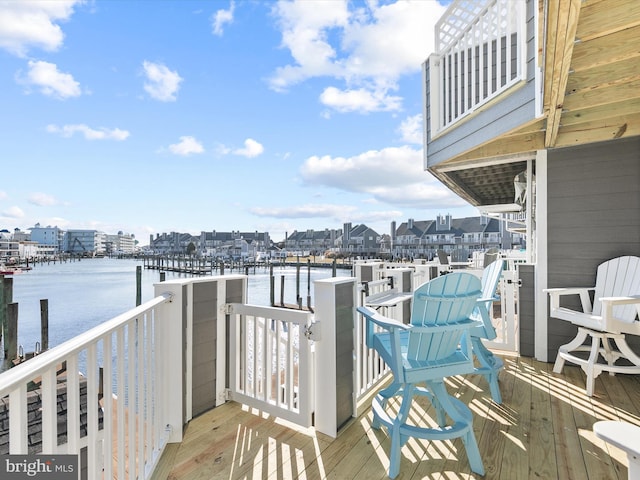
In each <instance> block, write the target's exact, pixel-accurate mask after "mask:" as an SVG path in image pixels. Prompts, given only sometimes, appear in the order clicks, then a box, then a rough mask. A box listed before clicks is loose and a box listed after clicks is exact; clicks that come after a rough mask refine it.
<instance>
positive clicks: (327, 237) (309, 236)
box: [285, 228, 342, 255]
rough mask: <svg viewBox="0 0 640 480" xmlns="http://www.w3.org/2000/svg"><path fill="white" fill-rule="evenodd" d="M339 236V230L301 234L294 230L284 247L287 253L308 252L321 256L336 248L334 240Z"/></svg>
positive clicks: (306, 231) (310, 231)
mask: <svg viewBox="0 0 640 480" xmlns="http://www.w3.org/2000/svg"><path fill="white" fill-rule="evenodd" d="M341 235H342V231H341V230H339V229H338V230H335V229H329V228H325V229H324V230H314V229H308V230H305V231H303V232H298V231H297V230H294V231H293V232H292V233H291V234H289V235H288V236H287V238H286V240H285V247H286V249H287V251H289V252H309V253H311V254H312V255H323V254H324V252H325V251H327V250H329V249H332V248H334V247H335V246H336V239H337V238H338V237H340V236H341Z"/></svg>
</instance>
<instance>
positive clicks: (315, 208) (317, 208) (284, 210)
mask: <svg viewBox="0 0 640 480" xmlns="http://www.w3.org/2000/svg"><path fill="white" fill-rule="evenodd" d="M250 211H251V213H253V214H255V215H258V216H260V217H275V218H318V217H335V218H343V217H344V216H345V215H348V214H349V213H351V212H354V211H355V207H353V206H352V205H331V204H309V205H298V206H291V207H281V208H278V207H273V208H267V207H255V208H252V209H250Z"/></svg>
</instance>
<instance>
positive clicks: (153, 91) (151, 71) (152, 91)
mask: <svg viewBox="0 0 640 480" xmlns="http://www.w3.org/2000/svg"><path fill="white" fill-rule="evenodd" d="M142 68H143V69H144V74H145V76H146V78H147V81H146V82H145V84H144V89H145V91H146V92H147V93H148V94H149V95H150V96H151V98H154V99H156V100H160V101H161V102H173V101H175V100H176V94H177V93H178V90H179V89H180V83H181V82H182V80H183V79H182V77H180V75H178V72H175V71H171V70H169V68H167V66H166V65H163V64H161V63H153V62H148V61H146V60H145V61H144V62H143V63H142Z"/></svg>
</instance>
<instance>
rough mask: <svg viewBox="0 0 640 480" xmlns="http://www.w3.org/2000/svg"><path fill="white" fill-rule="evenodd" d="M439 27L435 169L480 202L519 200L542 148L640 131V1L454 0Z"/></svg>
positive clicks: (432, 114) (428, 131) (430, 150)
mask: <svg viewBox="0 0 640 480" xmlns="http://www.w3.org/2000/svg"><path fill="white" fill-rule="evenodd" d="M435 34H436V42H435V45H436V51H435V52H434V54H433V55H432V56H431V57H430V58H429V59H428V60H427V61H426V62H425V63H424V65H423V67H424V97H425V101H424V108H425V109H424V119H425V135H424V138H425V148H424V151H425V168H426V169H428V170H429V171H430V172H431V173H432V174H433V175H434V176H436V177H437V178H438V179H439V180H440V181H442V182H443V183H444V184H445V185H446V186H448V187H449V188H450V189H451V190H453V191H454V192H455V193H456V194H458V195H459V196H460V197H462V198H463V199H465V200H467V201H468V202H469V203H471V204H472V205H476V206H483V205H490V206H491V205H507V204H513V203H514V198H515V196H516V195H515V193H516V192H515V188H514V178H515V176H516V175H518V174H521V173H522V172H524V171H526V170H528V168H529V166H530V164H531V162H532V161H533V160H534V159H535V157H536V154H537V152H540V151H544V150H548V149H558V148H565V147H572V146H579V145H585V144H592V143H596V142H602V141H608V140H616V139H619V138H624V137H629V136H635V135H640V88H638V86H639V85H638V75H637V70H638V60H639V59H640V53H639V52H638V49H637V38H638V36H639V35H640V2H637V1H634V0H616V1H612V2H609V1H600V0H590V1H579V0H566V1H565V0H544V1H543V0H478V1H470V0H454V1H453V2H452V4H451V5H450V7H449V8H448V9H447V11H446V13H445V14H444V15H443V17H442V19H441V20H440V22H439V23H438V24H437V27H436V32H435ZM529 171H530V172H531V171H532V173H533V174H535V167H534V168H533V169H532V170H529Z"/></svg>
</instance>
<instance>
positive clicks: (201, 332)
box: [192, 282, 218, 417]
mask: <svg viewBox="0 0 640 480" xmlns="http://www.w3.org/2000/svg"><path fill="white" fill-rule="evenodd" d="M217 303H218V283H217V282H206V283H194V284H193V400H192V409H193V410H192V412H193V416H194V417H195V416H196V415H199V414H201V413H203V412H206V411H207V410H210V409H212V408H213V407H215V402H216V361H217V359H216V353H217V347H216V341H217V325H218V312H217V308H216V305H217Z"/></svg>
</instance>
